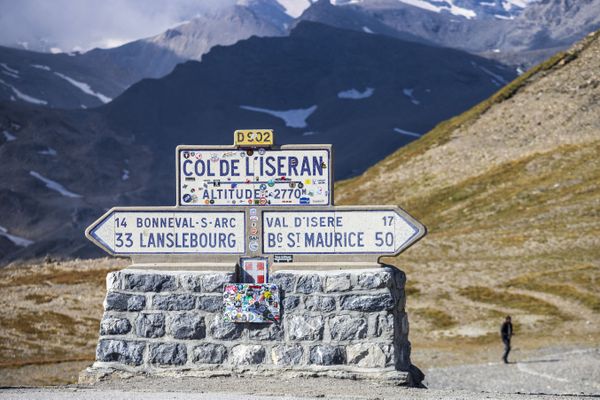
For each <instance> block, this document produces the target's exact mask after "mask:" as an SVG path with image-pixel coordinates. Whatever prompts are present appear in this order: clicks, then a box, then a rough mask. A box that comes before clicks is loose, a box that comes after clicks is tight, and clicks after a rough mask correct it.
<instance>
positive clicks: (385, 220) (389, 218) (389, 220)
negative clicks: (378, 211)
mask: <svg viewBox="0 0 600 400" xmlns="http://www.w3.org/2000/svg"><path fill="white" fill-rule="evenodd" d="M393 222H394V216H393V215H386V216H385V217H383V226H392V223H393Z"/></svg>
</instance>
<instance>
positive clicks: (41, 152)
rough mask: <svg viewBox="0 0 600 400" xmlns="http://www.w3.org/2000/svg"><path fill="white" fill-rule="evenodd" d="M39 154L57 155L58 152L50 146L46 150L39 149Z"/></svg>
mask: <svg viewBox="0 0 600 400" xmlns="http://www.w3.org/2000/svg"><path fill="white" fill-rule="evenodd" d="M38 154H41V155H43V156H53V157H54V156H56V155H57V154H58V153H57V152H56V150H54V149H53V148H52V147H48V148H47V149H46V150H42V151H38Z"/></svg>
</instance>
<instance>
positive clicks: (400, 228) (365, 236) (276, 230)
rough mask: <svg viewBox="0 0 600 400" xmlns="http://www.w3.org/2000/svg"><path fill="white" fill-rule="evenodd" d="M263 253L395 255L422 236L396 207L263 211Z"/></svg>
mask: <svg viewBox="0 0 600 400" xmlns="http://www.w3.org/2000/svg"><path fill="white" fill-rule="evenodd" d="M262 215H263V252H264V253H265V254H277V253H279V254H379V255H395V254H398V253H400V252H401V251H402V250H404V249H406V248H407V247H409V246H410V245H412V244H413V243H414V242H416V241H417V240H419V239H420V238H421V237H422V236H424V235H425V231H426V230H425V227H424V226H423V225H421V224H420V223H419V222H418V221H416V220H415V219H413V218H412V217H411V216H410V215H408V214H407V213H406V212H404V211H403V210H401V209H399V208H396V207H388V208H385V207H374V208H372V209H356V210H340V209H339V208H338V207H336V208H334V209H331V210H314V211H312V210H298V211H267V210H265V211H264V212H263V214H262Z"/></svg>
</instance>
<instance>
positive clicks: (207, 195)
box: [177, 145, 333, 206]
mask: <svg viewBox="0 0 600 400" xmlns="http://www.w3.org/2000/svg"><path fill="white" fill-rule="evenodd" d="M331 161H332V159H331V146H329V145H304V146H300V145H298V146H281V147H280V148H277V149H264V148H260V149H257V150H253V149H238V148H236V147H235V146H212V147H207V146H178V147H177V171H178V172H177V180H178V184H177V187H178V193H177V205H179V206H268V205H271V206H294V205H296V206H297V205H303V206H323V205H331V204H332V190H331V188H332V181H333V173H332V162H331Z"/></svg>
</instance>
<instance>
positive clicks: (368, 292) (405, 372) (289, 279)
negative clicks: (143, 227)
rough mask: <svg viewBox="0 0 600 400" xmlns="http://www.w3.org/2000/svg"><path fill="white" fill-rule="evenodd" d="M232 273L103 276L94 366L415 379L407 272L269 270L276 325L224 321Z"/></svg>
mask: <svg viewBox="0 0 600 400" xmlns="http://www.w3.org/2000/svg"><path fill="white" fill-rule="evenodd" d="M236 280H237V279H236V274H235V273H221V272H201V271H198V272H190V271H181V272H180V271H178V272H166V271H148V270H133V269H125V270H123V271H118V272H113V273H110V274H109V275H108V277H107V295H106V299H105V302H104V309H105V312H104V316H103V319H102V321H101V325H100V339H99V342H98V346H97V351H96V362H95V363H94V366H93V367H92V368H91V369H90V371H91V372H93V371H94V370H95V371H128V372H130V373H146V374H163V373H167V372H169V373H173V372H177V373H187V374H191V375H206V376H209V375H211V374H220V373H247V374H278V375H279V374H283V373H290V374H293V375H294V374H295V375H312V376H314V375H327V376H337V377H348V378H377V379H382V378H384V379H390V380H393V381H395V382H396V383H399V384H416V383H418V382H417V381H418V378H415V376H414V374H413V376H411V373H410V371H411V362H410V344H409V342H408V319H407V316H406V313H405V311H404V304H405V296H404V282H405V276H404V274H403V273H402V272H401V271H399V270H397V269H395V268H393V267H382V268H378V269H369V270H354V271H353V270H348V272H343V271H327V272H312V271H310V272H308V271H282V272H276V273H273V274H272V276H271V279H270V281H271V282H273V283H276V284H277V285H278V286H279V288H280V294H281V322H280V323H279V324H249V323H247V324H239V323H226V322H224V321H223V319H222V308H223V300H222V293H223V285H224V284H226V283H231V282H236Z"/></svg>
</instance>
